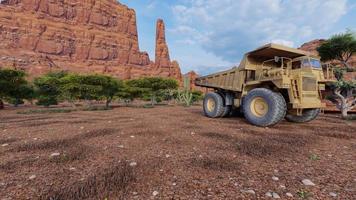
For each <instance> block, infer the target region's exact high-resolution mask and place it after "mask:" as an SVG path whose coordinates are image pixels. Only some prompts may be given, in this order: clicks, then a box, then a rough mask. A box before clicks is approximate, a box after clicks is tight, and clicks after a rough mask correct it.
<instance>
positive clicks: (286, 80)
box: [195, 44, 329, 127]
mask: <svg viewBox="0 0 356 200" xmlns="http://www.w3.org/2000/svg"><path fill="white" fill-rule="evenodd" d="M327 76H329V75H327ZM327 81H328V80H327V78H325V76H324V72H323V69H322V67H321V63H320V59H319V57H315V56H312V55H310V54H309V53H308V52H305V51H302V50H299V49H294V48H289V47H285V46H281V45H277V44H267V45H265V46H262V47H260V48H258V49H256V50H254V51H251V52H249V53H247V54H246V55H245V56H244V58H243V60H242V62H241V63H240V65H239V67H234V68H232V69H230V70H228V71H223V72H220V73H216V74H211V75H208V76H204V77H199V78H197V79H196V80H195V84H196V85H197V86H200V87H205V88H210V89H213V90H214V92H210V93H207V94H206V96H205V98H204V105H203V108H204V113H205V115H206V116H207V117H211V118H218V117H225V116H228V115H229V113H230V112H231V110H232V109H233V108H240V110H241V111H242V112H243V114H244V116H245V118H246V119H247V120H248V121H249V122H250V123H252V124H254V125H257V126H263V127H265V126H271V125H274V124H276V123H278V122H279V121H281V120H282V119H284V118H286V119H287V120H288V121H291V122H299V123H303V122H309V121H311V120H313V119H315V118H316V117H317V116H318V114H319V113H320V109H321V108H324V107H325V104H324V103H322V101H321V100H322V97H321V91H322V90H325V83H326V82H327Z"/></svg>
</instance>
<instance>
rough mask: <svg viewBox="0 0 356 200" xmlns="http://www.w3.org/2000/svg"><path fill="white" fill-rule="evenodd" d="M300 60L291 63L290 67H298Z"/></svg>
mask: <svg viewBox="0 0 356 200" xmlns="http://www.w3.org/2000/svg"><path fill="white" fill-rule="evenodd" d="M300 65H301V63H300V61H296V62H293V63H292V69H299V68H300Z"/></svg>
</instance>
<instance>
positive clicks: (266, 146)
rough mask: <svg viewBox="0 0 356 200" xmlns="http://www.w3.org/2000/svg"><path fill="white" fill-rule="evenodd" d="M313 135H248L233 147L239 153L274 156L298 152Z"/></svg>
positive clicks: (313, 138)
mask: <svg viewBox="0 0 356 200" xmlns="http://www.w3.org/2000/svg"><path fill="white" fill-rule="evenodd" d="M315 140H316V138H315V137H313V136H308V137H307V136H305V135H295V134H286V133H285V134H276V135H270V136H269V135H265V136H262V137H248V138H245V139H242V140H239V141H236V143H235V149H236V150H237V151H239V152H240V153H243V154H246V155H248V156H253V157H265V156H276V155H281V156H283V154H290V153H298V152H300V151H301V150H302V148H303V147H304V146H305V145H307V144H308V143H310V142H313V141H315Z"/></svg>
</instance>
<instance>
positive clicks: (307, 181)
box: [302, 179, 315, 186]
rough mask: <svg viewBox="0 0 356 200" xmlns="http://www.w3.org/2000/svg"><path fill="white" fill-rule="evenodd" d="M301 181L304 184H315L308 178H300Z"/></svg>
mask: <svg viewBox="0 0 356 200" xmlns="http://www.w3.org/2000/svg"><path fill="white" fill-rule="evenodd" d="M302 183H303V184H304V185H306V186H315V184H314V183H313V182H312V181H311V180H309V179H304V180H302Z"/></svg>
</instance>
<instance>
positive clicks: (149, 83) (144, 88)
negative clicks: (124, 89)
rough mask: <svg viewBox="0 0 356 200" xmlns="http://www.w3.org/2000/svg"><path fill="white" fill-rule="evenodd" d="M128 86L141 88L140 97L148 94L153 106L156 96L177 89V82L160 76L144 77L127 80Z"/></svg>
mask: <svg viewBox="0 0 356 200" xmlns="http://www.w3.org/2000/svg"><path fill="white" fill-rule="evenodd" d="M127 84H128V86H130V87H133V88H140V89H141V97H144V96H145V95H148V96H149V97H150V99H151V105H152V106H154V105H155V103H156V99H157V97H160V96H161V95H162V93H163V92H165V91H168V90H171V89H177V88H178V82H177V81H176V80H174V79H168V78H160V77H146V78H140V79H135V80H130V81H128V82H127Z"/></svg>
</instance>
